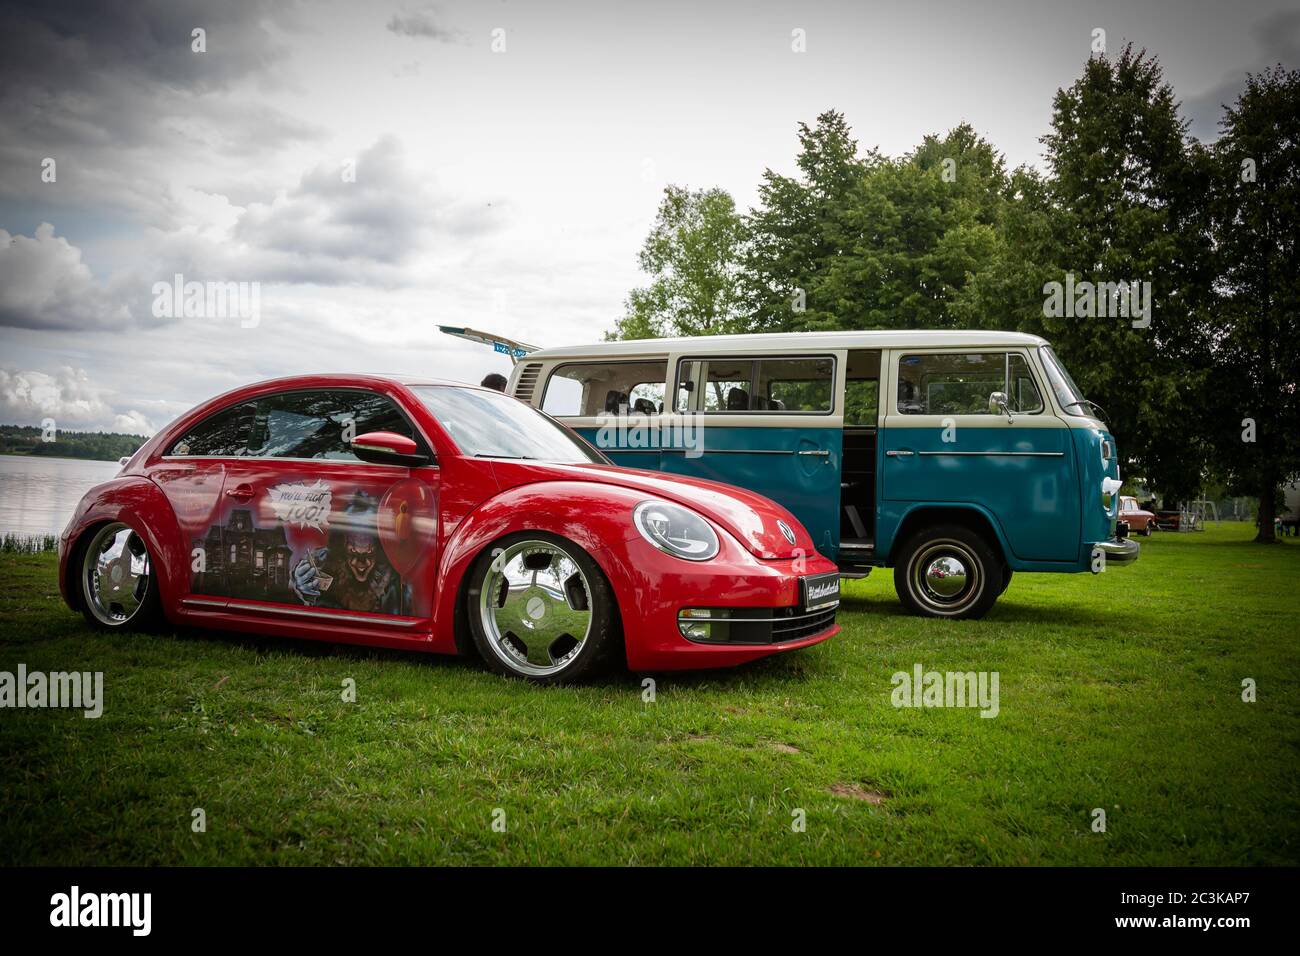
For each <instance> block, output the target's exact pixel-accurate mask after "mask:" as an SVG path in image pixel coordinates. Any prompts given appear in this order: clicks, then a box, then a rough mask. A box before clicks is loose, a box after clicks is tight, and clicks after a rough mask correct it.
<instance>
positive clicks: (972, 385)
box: [898, 352, 1043, 415]
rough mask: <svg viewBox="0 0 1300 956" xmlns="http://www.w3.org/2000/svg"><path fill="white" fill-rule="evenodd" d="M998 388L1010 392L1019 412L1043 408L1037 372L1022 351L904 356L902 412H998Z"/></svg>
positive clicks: (900, 371)
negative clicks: (992, 400) (993, 401)
mask: <svg viewBox="0 0 1300 956" xmlns="http://www.w3.org/2000/svg"><path fill="white" fill-rule="evenodd" d="M993 392H1005V393H1006V394H1007V396H1008V403H1009V405H1010V408H1011V411H1013V412H1020V413H1032V412H1038V411H1042V408H1043V400H1042V397H1041V396H1040V395H1039V393H1038V387H1037V386H1036V385H1035V384H1034V376H1033V373H1032V372H1031V371H1030V370H1029V365H1028V364H1027V363H1026V361H1025V358H1024V356H1023V355H1020V354H1019V353H1017V352H967V353H961V354H943V355H904V356H903V357H902V358H900V359H899V360H898V411H899V413H900V414H903V415H988V414H995V413H990V411H989V395H991V394H992V393H993Z"/></svg>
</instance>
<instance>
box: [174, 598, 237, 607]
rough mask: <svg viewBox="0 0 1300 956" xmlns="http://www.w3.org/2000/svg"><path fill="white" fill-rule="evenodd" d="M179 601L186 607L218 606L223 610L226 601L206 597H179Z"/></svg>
mask: <svg viewBox="0 0 1300 956" xmlns="http://www.w3.org/2000/svg"><path fill="white" fill-rule="evenodd" d="M181 603H182V604H184V605H185V606H187V607H219V608H222V609H223V610H224V609H225V607H226V602H225V601H224V600H221V601H217V600H210V599H208V598H192V597H189V598H181Z"/></svg>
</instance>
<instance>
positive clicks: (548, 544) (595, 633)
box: [466, 531, 623, 684]
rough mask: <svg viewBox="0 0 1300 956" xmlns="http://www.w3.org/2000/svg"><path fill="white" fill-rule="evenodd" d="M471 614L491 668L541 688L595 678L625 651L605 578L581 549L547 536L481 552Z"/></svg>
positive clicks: (472, 575) (536, 534)
mask: <svg viewBox="0 0 1300 956" xmlns="http://www.w3.org/2000/svg"><path fill="white" fill-rule="evenodd" d="M466 611H467V614H468V617H469V627H470V634H471V635H472V636H473V638H474V646H475V647H476V648H477V649H478V652H479V655H480V656H481V657H482V658H483V660H484V661H485V662H486V663H487V665H488V667H490V668H491V669H492V670H494V671H496V672H497V673H498V674H503V675H505V676H507V677H518V678H522V679H524V680H529V681H533V682H534V683H538V684H568V683H573V682H575V681H579V680H582V679H583V678H585V677H590V676H591V675H593V674H595V673H597V672H598V671H599V670H600V669H601V668H602V667H604V665H605V664H606V663H607V662H608V661H609V659H610V658H611V657H612V656H613V652H614V651H615V649H617V648H621V647H622V646H623V640H622V630H621V628H620V624H619V621H620V618H619V614H618V608H617V605H616V602H615V598H614V591H613V589H612V588H611V587H610V586H609V582H608V581H607V580H606V579H605V575H604V574H603V573H602V572H601V570H600V568H599V567H598V566H597V565H596V562H595V561H593V560H592V559H591V556H590V555H589V554H587V552H586V551H584V550H583V549H582V548H580V547H578V546H577V545H576V544H574V543H573V542H572V541H570V540H568V539H567V538H562V537H560V536H559V535H554V534H549V533H546V532H541V531H529V532H522V533H519V534H512V535H508V536H507V537H504V538H502V539H500V540H499V541H497V542H495V543H494V544H493V545H492V546H491V547H490V548H487V549H486V550H485V551H484V552H483V553H482V554H480V555H479V556H478V558H477V560H475V562H474V564H473V565H472V566H471V567H470V570H469V587H468V588H467V589H466Z"/></svg>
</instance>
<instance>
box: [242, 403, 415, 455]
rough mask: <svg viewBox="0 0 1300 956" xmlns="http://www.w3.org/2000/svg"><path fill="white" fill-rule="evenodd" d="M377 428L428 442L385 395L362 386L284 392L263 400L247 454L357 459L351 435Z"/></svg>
mask: <svg viewBox="0 0 1300 956" xmlns="http://www.w3.org/2000/svg"><path fill="white" fill-rule="evenodd" d="M378 431H384V432H396V433H397V434H399V435H405V436H406V437H407V438H413V439H415V441H416V442H417V443H418V444H420V445H421V446H423V444H424V442H423V441H422V440H421V438H420V437H419V436H418V435H417V434H416V432H415V428H414V427H413V426H412V425H411V423H410V421H409V420H408V419H407V418H406V416H405V415H403V414H402V413H401V411H400V410H399V409H398V408H397V406H396V405H394V404H393V402H392V401H390V400H389V399H388V398H386V397H385V396H383V395H378V394H376V393H374V392H367V391H364V390H361V389H328V390H327V389H322V390H320V391H302V392H281V393H279V394H277V395H269V396H267V397H266V398H263V399H261V400H259V401H258V403H257V419H256V422H255V424H254V427H253V438H252V440H251V441H250V442H249V452H248V454H249V455H250V456H254V457H258V458H321V459H328V460H331V461H358V460H359V459H358V458H357V456H356V455H355V454H353V453H352V447H351V446H352V439H354V438H355V437H356V436H358V435H364V434H365V433H366V432H378Z"/></svg>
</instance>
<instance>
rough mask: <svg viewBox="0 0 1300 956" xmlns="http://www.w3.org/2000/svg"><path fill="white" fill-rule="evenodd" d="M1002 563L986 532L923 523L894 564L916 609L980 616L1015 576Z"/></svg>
mask: <svg viewBox="0 0 1300 956" xmlns="http://www.w3.org/2000/svg"><path fill="white" fill-rule="evenodd" d="M1002 563H1003V562H1002V556H1001V555H1000V554H998V553H997V552H996V551H995V550H994V549H993V548H992V547H990V545H989V543H988V541H987V540H986V539H985V538H984V536H983V535H981V534H979V533H978V532H976V531H972V530H971V529H970V528H967V527H965V526H964V525H955V524H952V525H935V526H933V527H929V528H922V529H921V530H920V531H918V532H916V533H915V534H914V535H912V536H911V537H910V538H908V539H907V541H906V542H905V543H904V545H903V547H902V551H901V553H900V555H899V561H898V563H897V564H896V565H895V566H894V588H895V590H897V591H898V599H899V600H900V601H902V603H903V607H905V608H907V610H908V611H910V612H911V613H913V614H919V615H921V616H923V617H945V618H953V619H964V618H980V617H983V616H984V615H985V614H986V613H988V610H989V608H991V607H992V606H993V603H994V602H995V601H996V600H997V599H998V596H999V595H1000V594H1001V593H1002V591H1003V590H1004V584H1005V582H1006V580H1008V579H1009V576H1007V575H1004V574H1003V571H1002Z"/></svg>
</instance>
